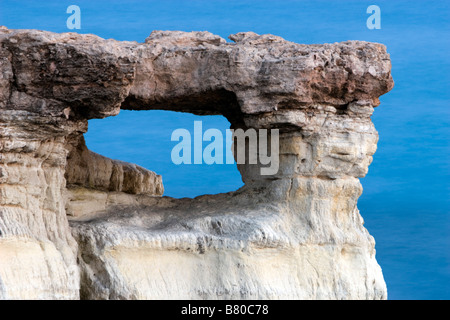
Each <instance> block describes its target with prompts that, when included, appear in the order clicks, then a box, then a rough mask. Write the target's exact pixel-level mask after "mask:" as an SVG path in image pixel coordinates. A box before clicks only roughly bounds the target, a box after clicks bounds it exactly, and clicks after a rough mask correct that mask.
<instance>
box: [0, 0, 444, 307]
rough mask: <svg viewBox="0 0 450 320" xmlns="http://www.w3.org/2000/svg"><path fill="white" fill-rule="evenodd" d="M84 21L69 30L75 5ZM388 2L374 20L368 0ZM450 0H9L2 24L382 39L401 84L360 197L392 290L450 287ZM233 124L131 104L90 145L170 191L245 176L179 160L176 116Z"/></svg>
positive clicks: (309, 39)
mask: <svg viewBox="0 0 450 320" xmlns="http://www.w3.org/2000/svg"><path fill="white" fill-rule="evenodd" d="M71 4H76V5H78V6H79V7H80V9H81V29H80V30H68V29H67V26H66V20H67V18H68V17H69V15H70V14H67V13H66V9H67V7H68V6H69V5H71ZM372 4H375V5H377V6H379V8H380V9H381V15H380V17H381V29H373V30H370V29H368V28H367V26H366V20H367V19H368V18H369V16H370V14H368V13H367V12H366V9H367V7H368V6H369V5H372ZM449 16H450V2H449V1H364V0H358V1H351V0H349V1H249V0H247V1H244V0H239V1H238V0H227V1H222V0H215V1H213V0H209V1H203V0H201V1H200V0H199V1H196V0H186V1H170V0H168V1H167V0H166V1H160V0H159V1H115V0H108V1H84V0H83V1H81V0H78V1H77V0H71V1H23V0H14V1H10V0H0V25H5V26H7V27H8V28H20V29H41V30H48V31H54V32H67V31H77V32H79V33H93V34H96V35H99V36H101V37H103V38H114V39H117V40H135V41H139V42H143V41H144V39H145V38H146V37H147V36H148V35H149V34H150V32H151V31H152V30H182V31H206V30H207V31H210V32H212V33H215V34H218V35H220V36H222V37H224V38H227V37H228V35H230V34H233V33H237V32H241V31H254V32H256V33H259V34H264V33H271V34H275V35H278V36H281V37H283V38H285V39H287V40H290V41H294V42H298V43H306V44H311V43H325V42H331V43H332V42H338V41H345V40H366V41H373V42H380V43H383V44H385V45H386V46H387V49H388V52H389V53H390V55H391V59H392V66H393V67H392V75H393V78H394V81H395V87H394V89H393V90H392V91H391V92H389V93H387V94H386V95H384V96H382V97H381V99H380V100H381V105H380V106H379V107H378V108H376V110H375V113H374V116H373V118H372V119H373V122H374V123H375V126H376V128H377V130H378V132H379V135H380V140H379V144H378V150H377V153H376V154H375V156H374V161H373V163H372V165H371V166H370V169H369V173H368V175H367V176H366V177H365V178H364V179H362V180H361V182H362V184H363V187H364V192H363V195H362V196H361V198H360V200H359V208H360V211H361V214H362V216H363V218H364V220H365V226H366V228H367V229H368V230H369V232H370V233H371V234H372V235H373V236H374V237H375V240H376V249H377V260H378V262H379V264H380V265H381V267H382V269H383V273H384V277H385V280H386V283H387V287H388V296H389V299H449V298H450V203H449V199H450V197H449V195H450V188H449V186H450V184H449V178H450V177H449V172H450V170H449V169H450V168H449V158H450V157H449V155H450V152H449V151H450V144H449V137H450V116H449V115H450V108H449V102H450V59H449V53H450V19H449ZM195 120H202V121H203V127H204V130H206V129H207V128H219V129H222V130H225V129H226V128H228V126H229V123H228V121H227V120H226V119H225V118H223V117H219V116H207V117H199V116H194V115H190V114H180V113H174V112H167V111H145V112H136V111H121V113H120V115H118V116H116V117H111V118H107V119H103V120H91V121H90V123H89V132H88V133H87V135H86V140H87V144H88V147H89V148H90V149H91V150H93V151H96V152H98V153H100V154H103V155H105V156H108V157H111V158H115V159H120V160H124V161H129V162H133V163H137V164H139V165H141V166H144V167H146V168H148V169H151V170H153V171H156V172H157V173H159V174H161V175H162V176H163V181H164V185H165V189H166V193H165V194H166V195H168V196H172V197H194V196H197V195H201V194H205V193H219V192H227V191H232V190H236V189H238V188H239V187H240V186H242V181H241V179H240V174H239V172H238V171H237V169H236V166H235V165H211V166H208V165H180V166H177V165H174V164H172V162H171V158H170V154H171V149H172V147H173V146H174V145H175V144H176V143H175V142H172V141H171V140H170V138H171V133H172V131H173V130H175V129H177V128H186V129H192V128H193V122H194V121H195Z"/></svg>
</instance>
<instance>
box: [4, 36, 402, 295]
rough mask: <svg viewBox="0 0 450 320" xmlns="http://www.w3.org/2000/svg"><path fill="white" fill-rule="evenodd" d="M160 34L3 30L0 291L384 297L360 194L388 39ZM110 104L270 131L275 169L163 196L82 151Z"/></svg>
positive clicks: (155, 182)
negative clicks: (234, 183) (226, 184)
mask: <svg viewBox="0 0 450 320" xmlns="http://www.w3.org/2000/svg"><path fill="white" fill-rule="evenodd" d="M230 39H231V40H232V41H234V42H233V43H231V42H226V41H225V40H224V39H222V38H220V37H219V36H216V35H213V34H211V33H208V32H190V33H185V32H173V31H170V32H163V31H154V32H152V33H151V35H150V36H149V37H148V38H147V39H146V41H145V43H137V42H119V41H115V40H104V39H101V38H99V37H97V36H94V35H82V34H75V33H64V34H55V33H51V32H44V31H36V30H8V29H7V28H5V27H1V28H0V298H2V299H79V298H82V299H178V298H184V299H286V298H287V299H385V298H386V297H387V292H386V285H385V283H384V280H383V275H382V272H381V268H380V267H379V266H378V264H377V262H376V260H375V249H374V246H375V242H374V239H373V238H372V237H371V236H370V235H369V233H368V232H367V230H366V229H365V228H364V227H363V219H362V217H361V216H360V214H359V211H358V209H357V206H356V204H357V199H358V197H359V196H360V195H361V192H362V187H361V184H360V182H359V180H358V178H359V177H363V176H364V175H365V174H366V173H367V170H368V166H369V164H370V163H371V161H372V155H373V154H374V152H375V150H376V143H377V140H378V135H377V132H376V130H375V128H374V126H373V124H372V122H371V120H370V116H371V114H372V112H373V108H374V107H376V106H377V105H378V104H379V100H378V97H379V96H380V95H382V94H384V93H386V92H388V91H389V90H390V89H391V88H392V87H393V81H392V77H391V73H390V69H391V64H390V59H389V55H388V54H387V53H386V49H385V47H384V46H383V45H381V44H376V43H368V42H362V41H347V42H342V43H335V44H321V45H301V44H296V43H292V42H288V41H286V40H284V39H282V38H280V37H277V36H273V35H257V34H255V33H252V32H246V33H238V34H235V35H231V36H230ZM120 109H128V110H153V109H163V110H173V111H183V112H191V113H194V114H198V115H224V116H225V117H226V118H227V119H228V120H229V121H230V123H231V126H232V128H244V129H246V128H255V129H261V128H277V129H279V130H280V169H279V171H278V173H277V174H276V175H275V176H263V175H261V174H260V170H259V168H260V165H251V164H241V165H238V169H239V171H240V172H241V175H242V179H243V181H244V182H245V186H244V187H242V188H241V189H239V190H237V191H235V192H230V193H226V194H217V195H205V196H200V197H197V198H194V199H188V198H184V199H173V198H169V197H162V193H163V186H162V180H161V177H160V176H158V175H156V174H155V173H153V172H151V171H148V170H146V169H144V168H141V167H139V166H136V165H133V164H128V163H124V162H121V161H118V160H111V159H108V158H105V157H103V156H101V155H98V154H95V153H93V152H91V151H89V150H88V149H87V148H86V146H85V144H84V138H83V134H84V133H85V132H86V131H87V120H88V119H93V118H104V117H108V116H114V115H117V114H118V113H119V111H120Z"/></svg>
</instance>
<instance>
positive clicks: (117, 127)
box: [85, 110, 243, 198]
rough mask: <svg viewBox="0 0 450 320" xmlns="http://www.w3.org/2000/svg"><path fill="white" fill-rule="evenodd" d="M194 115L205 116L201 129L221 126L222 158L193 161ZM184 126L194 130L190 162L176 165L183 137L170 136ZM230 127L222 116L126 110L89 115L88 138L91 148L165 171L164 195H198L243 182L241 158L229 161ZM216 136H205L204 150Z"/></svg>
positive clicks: (195, 117) (235, 185)
mask: <svg viewBox="0 0 450 320" xmlns="http://www.w3.org/2000/svg"><path fill="white" fill-rule="evenodd" d="M195 121H201V124H202V135H203V134H204V133H205V131H206V130H208V129H218V130H220V132H221V133H222V135H223V149H222V154H223V162H224V163H223V164H216V163H213V164H206V163H205V161H204V160H203V159H202V164H194V138H195V137H194V134H195V133H194V122H195ZM180 128H181V129H186V130H187V131H189V133H190V136H191V160H192V161H191V162H192V163H191V164H183V163H182V164H179V165H176V164H174V163H173V161H172V157H171V154H172V149H173V148H174V147H175V146H176V145H177V144H178V143H179V141H171V136H172V132H173V131H174V130H176V129H180ZM229 128H230V123H229V122H228V120H227V119H226V118H225V117H223V116H197V115H193V114H190V113H181V112H173V111H160V110H157V111H154V110H151V111H128V110H121V111H120V113H119V115H117V116H115V117H108V118H105V119H93V120H89V130H88V132H87V133H86V134H85V140H86V145H87V147H88V148H89V149H90V150H91V151H94V152H96V153H99V154H101V155H103V156H106V157H108V158H111V159H116V160H121V161H126V162H130V163H135V164H137V165H140V166H142V167H144V168H146V169H148V170H151V171H154V172H156V173H157V174H160V175H162V179H163V185H164V195H165V196H170V197H174V198H181V197H196V196H199V195H203V194H217V193H223V192H229V191H234V190H237V189H238V188H240V187H241V186H243V182H242V179H241V175H240V173H239V171H238V169H237V166H236V163H233V164H226V152H227V150H226V148H227V145H226V139H229V140H231V136H227V135H226V129H229ZM197 141H198V140H197ZM212 141H214V138H213V140H212ZM212 141H203V142H202V150H205V147H206V146H207V145H209V144H210V143H211V142H212ZM213 155H215V153H213Z"/></svg>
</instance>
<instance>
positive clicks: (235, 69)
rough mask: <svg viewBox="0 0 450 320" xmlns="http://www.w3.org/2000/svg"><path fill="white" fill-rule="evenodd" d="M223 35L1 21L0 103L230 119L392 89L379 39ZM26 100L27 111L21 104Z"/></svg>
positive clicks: (73, 111) (53, 110) (369, 97)
mask: <svg viewBox="0 0 450 320" xmlns="http://www.w3.org/2000/svg"><path fill="white" fill-rule="evenodd" d="M229 38H230V39H231V40H233V41H234V42H233V43H231V42H226V40H225V39H223V38H221V37H219V36H217V35H213V34H211V33H209V32H181V31H153V32H152V33H151V34H150V36H149V37H148V38H147V39H146V40H145V43H137V42H127V41H124V42H121V41H116V40H111V39H109V40H105V39H102V38H100V37H98V36H95V35H90V34H76V33H62V34H56V33H52V32H46V31H37V30H9V29H7V28H5V27H1V28H0V44H1V48H0V68H1V69H0V70H1V73H0V98H2V102H1V103H0V108H1V109H13V110H22V109H26V110H27V111H29V112H33V113H38V114H40V115H51V116H52V117H55V116H56V117H61V118H67V117H71V118H72V119H73V118H75V119H89V118H101V117H105V116H110V115H114V114H117V113H118V112H119V110H120V108H124V109H167V110H175V111H187V112H193V113H196V114H223V115H225V116H227V117H228V118H229V119H232V120H233V119H237V118H239V117H242V115H245V114H247V115H252V114H261V113H267V112H273V111H277V110H295V109H301V108H306V107H310V106H312V105H317V104H320V105H329V106H334V107H338V108H342V107H345V106H347V105H348V104H349V103H351V102H354V101H366V102H365V103H362V104H363V105H367V104H371V105H373V106H377V105H378V103H379V102H378V97H379V96H380V95H382V94H384V93H386V92H388V91H389V90H391V89H392V87H393V80H392V77H391V72H390V70H391V63H390V59H389V55H388V54H387V53H386V48H385V46H384V45H382V44H377V43H369V42H364V41H346V42H341V43H334V44H320V45H318V44H314V45H302V44H296V43H293V42H289V41H286V40H284V39H283V38H281V37H278V36H274V35H258V34H256V33H253V32H245V33H237V34H234V35H231V36H230V37H229ZM26 98H27V99H28V100H30V101H28V102H29V103H28V105H30V104H31V105H32V106H34V107H32V108H31V109H30V107H29V106H28V107H27V108H25V107H24V106H22V104H24V103H23V101H24V99H26ZM67 108H70V110H69V111H70V112H69V111H68V109H67ZM64 110H65V111H64Z"/></svg>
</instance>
